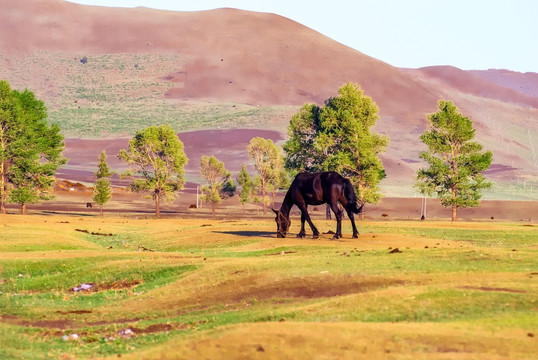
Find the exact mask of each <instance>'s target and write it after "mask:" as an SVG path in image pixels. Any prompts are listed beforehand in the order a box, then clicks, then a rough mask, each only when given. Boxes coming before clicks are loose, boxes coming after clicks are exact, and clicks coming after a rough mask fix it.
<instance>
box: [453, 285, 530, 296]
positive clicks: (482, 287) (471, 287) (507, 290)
mask: <svg viewBox="0 0 538 360" xmlns="http://www.w3.org/2000/svg"><path fill="white" fill-rule="evenodd" d="M459 288H460V289H468V290H480V291H501V292H509V293H515V294H526V293H527V292H526V291H524V290H516V289H509V288H494V287H487V286H461V287H459Z"/></svg>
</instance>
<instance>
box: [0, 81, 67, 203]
mask: <svg viewBox="0 0 538 360" xmlns="http://www.w3.org/2000/svg"><path fill="white" fill-rule="evenodd" d="M63 140H64V138H63V136H62V135H61V134H60V129H59V128H58V126H57V125H49V124H48V121H47V109H46V107H45V104H44V103H43V101H41V100H38V99H36V97H35V95H34V94H33V93H32V92H31V91H29V90H24V91H23V92H19V91H16V90H11V88H10V87H9V84H8V83H7V82H6V81H0V212H1V213H5V212H6V208H5V205H6V202H7V201H8V200H9V201H12V202H15V203H18V204H19V205H20V206H21V213H23V214H24V213H25V212H26V204H30V203H38V202H40V201H41V200H49V199H51V198H52V195H51V191H52V188H53V186H54V182H55V177H54V174H55V172H56V170H57V169H58V168H59V167H60V166H61V165H63V164H65V162H66V159H65V158H64V157H62V155H61V154H62V151H63V150H64V148H65V143H64V141H63Z"/></svg>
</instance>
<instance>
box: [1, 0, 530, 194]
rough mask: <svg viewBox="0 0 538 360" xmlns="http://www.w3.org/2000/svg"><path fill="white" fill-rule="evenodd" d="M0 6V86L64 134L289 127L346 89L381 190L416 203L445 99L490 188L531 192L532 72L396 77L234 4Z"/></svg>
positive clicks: (438, 70)
mask: <svg viewBox="0 0 538 360" xmlns="http://www.w3.org/2000/svg"><path fill="white" fill-rule="evenodd" d="M1 5H2V12H0V78H5V79H7V80H8V81H9V82H10V84H11V85H12V86H13V87H14V88H25V87H26V88H29V89H30V90H32V91H34V92H35V93H36V94H37V95H38V97H40V98H42V99H43V100H45V102H46V103H47V106H48V107H49V115H50V118H51V121H53V122H57V123H58V124H59V125H60V126H61V128H62V129H63V131H64V133H65V134H66V136H68V137H82V138H95V137H103V136H104V137H106V138H107V139H108V140H107V141H111V142H114V139H115V138H119V137H125V136H127V135H130V134H132V133H133V132H134V131H135V130H136V129H139V128H142V127H144V126H148V125H150V124H154V123H163V122H167V123H170V124H171V125H173V126H174V127H175V128H176V129H177V130H178V131H186V130H199V129H214V130H218V129H219V128H222V129H224V128H228V129H230V128H250V129H269V128H270V129H273V130H277V131H280V132H282V133H285V131H286V127H287V123H288V121H289V118H290V116H291V114H293V113H294V112H295V111H296V110H297V109H298V107H299V106H301V105H302V104H304V103H305V102H314V103H318V104H322V103H323V101H324V100H325V99H327V98H328V97H330V96H333V95H335V94H336V91H337V89H338V88H339V87H340V86H341V85H342V84H344V83H346V82H348V81H352V82H356V83H358V84H360V85H361V87H362V88H363V89H364V92H365V94H367V95H369V96H371V97H372V98H373V100H374V101H375V102H376V103H377V104H378V106H379V108H380V115H381V118H380V119H379V121H378V124H377V125H376V130H377V131H379V132H383V133H385V134H387V135H388V136H389V137H390V139H391V143H390V146H389V149H388V151H387V153H386V154H385V155H384V157H383V161H384V164H385V167H386V168H387V174H388V178H387V179H386V180H385V181H384V182H383V186H384V188H385V190H386V191H387V192H388V193H390V194H394V195H407V196H410V195H412V193H413V190H412V188H411V187H410V184H411V183H412V181H413V176H414V173H415V171H416V168H418V167H419V166H420V164H419V163H418V162H416V161H417V160H418V150H419V149H420V148H421V144H420V142H419V139H418V135H419V134H420V133H422V132H423V131H424V129H425V126H426V121H425V114H427V113H431V112H434V111H435V110H436V103H437V100H438V99H441V98H447V99H450V100H453V101H454V102H455V104H456V105H457V106H458V107H459V108H460V110H461V111H462V112H463V114H464V115H466V116H469V117H471V118H472V119H473V120H474V121H475V125H476V127H477V128H478V131H477V134H478V138H479V140H480V141H482V142H483V143H484V145H485V146H486V147H487V148H489V149H491V150H492V151H493V152H494V156H495V158H494V163H495V165H494V167H492V170H491V171H490V176H491V177H492V179H493V180H495V181H498V182H502V183H505V184H510V186H512V187H513V192H514V194H516V193H517V196H520V195H525V196H530V197H531V198H536V195H535V194H536V193H538V163H537V161H536V153H535V145H534V144H536V143H538V122H537V121H536V119H537V118H538V105H537V104H538V101H537V97H536V96H535V95H536V91H535V90H532V89H536V88H537V87H538V85H537V83H538V81H537V76H536V74H534V73H527V74H517V73H516V74H515V75H514V76H511V77H510V80H509V81H508V80H506V77H502V78H499V77H498V76H493V75H492V74H493V73H492V72H490V71H488V72H479V73H477V72H466V71H461V70H459V69H456V68H450V67H432V68H425V69H418V70H412V69H399V68H395V67H393V66H390V65H388V64H386V63H383V62H381V61H379V60H376V59H373V58H371V57H368V56H366V55H364V54H362V53H360V52H359V51H356V50H354V49H351V48H349V47H346V46H344V45H342V44H340V43H338V42H335V41H333V40H331V39H329V38H327V37H325V36H323V35H321V34H319V33H317V32H315V31H313V30H311V29H309V28H307V27H305V26H302V25H301V24H298V23H296V22H294V21H291V20H289V19H286V18H284V17H281V16H278V15H274V14H266V13H255V12H248V11H242V10H235V9H217V10H212V11H203V12H169V11H157V10H151V9H146V8H136V9H116V8H104V7H93V6H83V5H77V4H72V3H69V2H65V1H61V0H39V1H38V0H25V1H17V0H1ZM387 46H390V44H387ZM518 84H521V85H519V86H520V89H524V90H525V91H519V90H518ZM69 144H76V142H73V141H72V142H70V143H69ZM200 145H202V146H203V144H200ZM71 146H75V145H71ZM216 147H217V148H218V149H222V148H219V145H218V144H217V145H216ZM100 150H101V149H95V152H96V154H98V152H100ZM198 152H199V151H198ZM223 154H224V152H223ZM96 156H97V155H96ZM222 156H224V155H222ZM198 162H199V159H191V165H190V166H197V164H198ZM69 166H70V164H68V165H67V167H66V169H67V170H69ZM92 166H93V164H92ZM230 170H232V171H237V170H238V169H233V168H231V169H230ZM531 184H535V187H536V189H535V194H533V193H532V192H531V190H530V189H531V188H530V185H531ZM500 189H502V190H503V191H504V190H506V189H508V187H507V186H501V187H500ZM508 195H509V194H508Z"/></svg>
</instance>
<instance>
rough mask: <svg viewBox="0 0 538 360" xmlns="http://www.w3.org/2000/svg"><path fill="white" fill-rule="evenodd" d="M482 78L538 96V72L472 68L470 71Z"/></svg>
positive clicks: (522, 92)
mask: <svg viewBox="0 0 538 360" xmlns="http://www.w3.org/2000/svg"><path fill="white" fill-rule="evenodd" d="M469 72H470V73H471V74H474V75H476V76H478V77H481V78H482V79H486V80H489V81H491V82H493V83H495V84H497V85H501V86H504V87H506V88H509V89H512V90H515V91H517V92H519V93H521V94H525V95H530V96H535V97H538V73H533V72H528V73H524V74H522V73H520V72H516V71H510V70H496V69H490V70H472V71H469Z"/></svg>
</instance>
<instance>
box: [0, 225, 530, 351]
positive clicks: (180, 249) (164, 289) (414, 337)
mask: <svg viewBox="0 0 538 360" xmlns="http://www.w3.org/2000/svg"><path fill="white" fill-rule="evenodd" d="M268 217H269V216H268ZM315 222H316V224H317V225H318V228H319V229H320V231H321V232H322V233H325V234H323V235H322V236H321V237H320V239H316V240H313V239H311V238H305V239H297V238H295V237H293V236H290V237H288V238H286V239H278V238H276V236H275V224H274V222H273V221H272V220H259V219H258V220H244V219H240V218H236V219H230V220H214V219H180V218H177V219H161V220H157V219H132V218H128V217H104V218H101V217H93V216H76V215H71V216H68V215H53V216H45V215H31V216H18V215H3V216H0V358H2V359H86V358H91V359H94V358H105V359H106V358H110V359H112V358H118V357H119V356H121V358H122V359H202V358H211V359H218V358H222V359H258V358H259V359H262V358H263V359H299V358H304V359H357V358H387V359H411V358H412V359H532V358H536V354H537V353H538V337H537V335H538V334H537V333H538V315H537V310H538V260H537V259H538V257H537V253H538V231H537V228H536V226H534V225H532V224H528V223H525V224H524V223H501V222H473V223H465V222H462V223H456V224H452V223H450V222H445V221H438V222H433V221H427V222H419V221H359V223H358V226H359V231H360V232H361V235H360V238H359V239H351V235H350V234H351V228H350V226H349V224H348V223H347V222H345V223H344V224H343V225H344V226H343V232H344V238H343V239H341V240H337V241H334V240H331V237H332V235H330V234H327V232H329V231H330V230H333V231H334V227H335V223H334V222H331V221H326V220H319V219H318V220H315ZM298 226H299V221H298V219H294V221H293V224H292V228H291V232H292V234H294V233H297V232H298V230H299V228H298ZM82 284H90V285H92V287H91V288H90V289H88V290H80V291H74V290H73V289H74V288H75V287H80V286H81V285H82Z"/></svg>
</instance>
